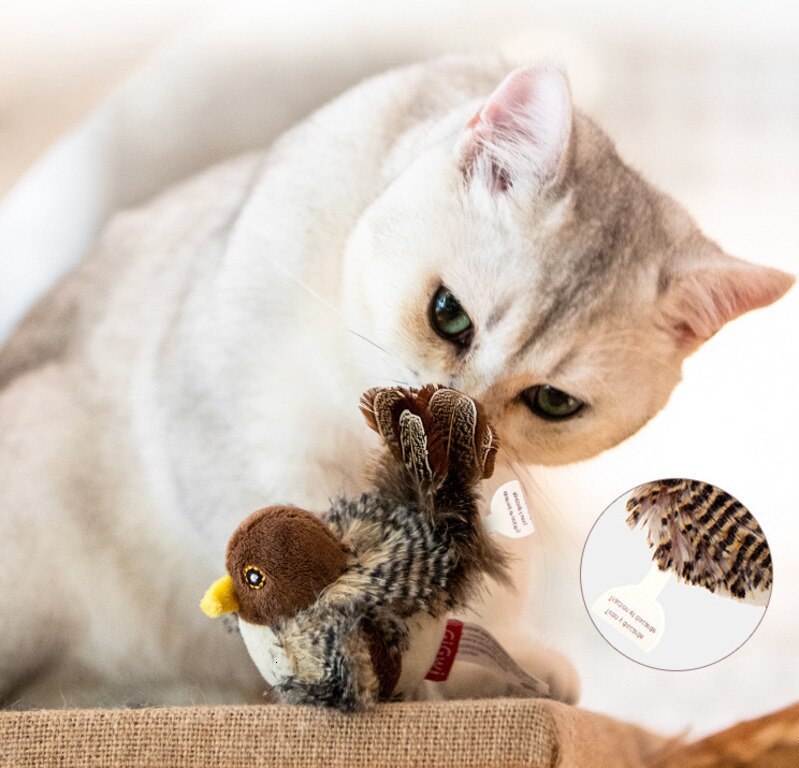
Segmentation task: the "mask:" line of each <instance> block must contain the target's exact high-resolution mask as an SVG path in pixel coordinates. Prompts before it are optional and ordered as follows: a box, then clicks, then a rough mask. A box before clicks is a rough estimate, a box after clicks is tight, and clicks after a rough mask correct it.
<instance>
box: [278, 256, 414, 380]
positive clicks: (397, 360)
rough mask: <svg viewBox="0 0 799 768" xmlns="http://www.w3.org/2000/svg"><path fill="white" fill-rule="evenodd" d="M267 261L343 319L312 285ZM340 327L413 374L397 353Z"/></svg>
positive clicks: (336, 308) (340, 313) (341, 313)
mask: <svg viewBox="0 0 799 768" xmlns="http://www.w3.org/2000/svg"><path fill="white" fill-rule="evenodd" d="M266 259H267V261H269V263H270V264H272V266H274V267H275V268H277V270H278V271H279V272H281V273H282V274H283V275H284V276H285V277H287V278H288V279H289V280H291V281H292V282H293V283H294V284H295V285H297V286H298V287H299V288H301V289H302V290H303V291H305V292H306V293H307V294H308V295H309V296H311V297H312V298H314V299H315V300H316V301H317V302H319V304H320V305H321V306H322V307H324V308H325V309H328V310H330V311H331V312H334V313H335V314H336V315H338V316H339V317H343V316H344V313H343V312H342V311H341V309H339V308H338V307H337V306H336V305H335V304H333V303H332V302H330V301H329V300H328V299H326V298H325V297H324V296H322V295H321V294H319V293H318V292H317V291H315V290H314V289H313V288H311V286H310V285H308V284H307V283H305V282H304V281H303V280H301V279H300V278H298V277H297V276H296V275H295V274H293V273H292V272H291V271H290V270H289V269H286V267H285V266H283V264H281V263H280V262H278V261H277V260H276V259H274V258H272V257H271V256H269V255H267V256H266ZM338 327H339V328H340V329H342V330H344V331H347V332H348V333H351V334H352V335H353V336H355V337H356V338H358V339H361V341H364V342H366V343H367V344H371V345H372V346H373V347H375V348H376V349H378V350H380V351H381V352H382V353H383V354H385V355H387V356H388V358H389V360H391V362H393V363H396V364H398V365H400V366H401V367H402V368H405V369H407V370H408V371H409V372H410V373H413V369H412V368H411V367H410V366H408V365H406V364H405V363H404V362H403V361H402V360H401V359H400V358H399V357H398V356H397V355H396V354H395V353H392V352H391V351H390V350H388V349H386V348H385V347H382V346H380V344H378V343H377V342H375V341H372V339H370V338H368V337H367V336H364V335H363V334H362V333H359V332H358V331H355V330H353V329H352V328H349V327H348V326H346V325H344V324H343V323H339V324H338ZM386 380H390V379H386ZM401 383H402V384H404V385H405V386H412V385H411V384H410V383H408V382H401Z"/></svg>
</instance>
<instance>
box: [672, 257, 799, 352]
mask: <svg viewBox="0 0 799 768" xmlns="http://www.w3.org/2000/svg"><path fill="white" fill-rule="evenodd" d="M794 280H795V278H794V277H793V275H789V274H788V273H787V272H782V271H780V270H779V269H772V268H770V267H760V266H757V265H755V264H749V263H747V262H745V261H741V260H739V259H734V258H732V257H730V256H725V257H724V261H723V262H721V263H718V264H713V265H711V266H708V267H702V268H699V269H697V270H695V271H693V272H689V273H687V274H684V275H681V276H680V277H678V278H676V279H675V280H674V281H673V282H672V284H671V285H670V286H669V288H668V290H667V293H666V297H665V303H664V308H663V313H664V317H665V318H666V321H667V322H668V324H669V327H670V329H671V331H672V332H673V333H674V335H675V336H676V338H677V341H678V342H679V343H680V345H681V346H684V347H685V348H687V349H691V348H693V347H696V346H698V345H699V344H701V343H702V342H704V341H707V340H708V339H709V338H710V337H711V336H713V335H714V334H715V333H716V332H717V331H718V330H720V329H721V327H722V326H723V325H724V324H725V323H728V322H729V321H730V320H734V319H735V318H736V317H739V316H740V315H742V314H744V313H745V312H749V311H751V310H753V309H759V308H760V307H766V306H768V305H769V304H772V303H773V302H775V301H776V300H777V299H779V298H781V297H782V296H783V295H784V294H785V293H786V291H787V290H788V289H789V288H790V287H791V286H792V285H793V283H794Z"/></svg>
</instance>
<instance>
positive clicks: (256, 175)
mask: <svg viewBox="0 0 799 768" xmlns="http://www.w3.org/2000/svg"><path fill="white" fill-rule="evenodd" d="M792 282H793V278H792V277H790V276H789V275H787V274H785V273H783V272H780V271H778V270H775V269H769V268H766V267H760V266H755V265H752V264H748V263H746V262H744V261H740V260H738V259H735V258H733V257H731V256H729V255H727V254H725V253H724V252H723V251H722V250H721V249H720V248H719V247H718V246H717V245H716V244H715V243H713V242H712V241H711V240H709V239H708V238H707V237H705V236H704V235H703V234H702V233H701V232H700V230H699V229H698V228H697V226H696V224H695V223H694V222H693V221H692V219H691V217H690V216H689V215H688V214H687V213H686V212H685V211H684V210H683V209H682V208H681V207H680V206H679V205H678V204H677V203H676V202H674V201H673V200H671V199H670V198H669V197H668V196H666V195H665V194H663V193H661V192H659V191H658V190H657V189H655V188H654V187H653V186H651V185H650V184H648V183H647V182H646V181H645V180H644V179H643V178H642V177H641V176H640V175H639V174H638V173H636V172H635V171H633V170H632V169H631V168H629V167H628V166H626V165H625V164H624V162H623V161H622V160H621V159H620V158H619V157H618V155H617V154H616V152H615V150H614V147H613V144H612V143H611V141H610V139H609V138H608V137H607V136H606V135H605V134H604V133H603V132H602V131H601V130H600V129H599V128H598V127H597V126H596V125H595V124H594V123H593V122H592V121H591V120H590V119H589V118H588V117H587V116H586V115H584V114H582V113H581V112H580V111H578V110H576V109H574V108H573V106H572V102H571V97H570V92H569V86H568V82H567V79H566V77H565V75H564V74H563V73H562V72H561V71H559V70H558V69H556V68H553V67H548V66H535V67H525V68H521V69H515V70H512V71H510V68H509V67H508V65H506V64H505V63H504V62H503V61H501V60H500V59H497V58H494V57H488V58H487V57H446V58H443V59H439V60H435V61H432V62H426V63H422V64H418V65H414V66H411V67H407V68H403V69H399V70H395V71H391V72H389V73H386V74H384V75H380V76H378V77H376V78H373V79H370V80H367V81H365V82H364V83H362V84H360V85H358V86H356V87H355V88H353V89H352V90H350V91H348V92H347V93H345V94H344V95H342V96H341V97H339V98H338V99H336V100H334V101H333V102H332V103H330V104H329V105H327V106H325V107H323V108H321V109H320V110H318V111H317V112H316V113H314V114H313V115H311V116H310V117H309V118H307V119H306V120H304V121H303V122H301V123H300V124H298V125H297V126H296V127H295V128H293V129H292V130H290V131H288V132H287V133H286V134H285V135H284V136H282V137H281V138H280V139H279V140H277V141H276V142H275V143H274V144H273V145H272V146H271V147H270V148H269V149H268V150H265V151H264V152H261V153H255V154H252V155H247V156H245V157H241V158H238V159H236V160H233V161H230V162H228V163H225V164H223V165H220V166H217V167H214V168H212V169H210V170H209V171H207V172H205V173H204V174H201V175H200V176H198V177H196V178H194V179H191V180H189V181H187V182H185V183H183V184H181V185H179V186H177V187H176V188H174V189H172V190H170V191H168V192H166V193H165V194H163V195H162V196H160V197H158V198H157V199H155V200H154V201H152V202H151V203H149V204H147V205H146V206H144V207H142V208H140V209H136V210H131V211H127V212H123V213H120V214H118V215H117V216H116V218H115V220H114V221H113V222H112V223H111V224H110V226H109V227H108V229H107V231H106V233H105V234H104V236H103V237H102V239H101V241H100V242H99V244H98V246H97V248H96V249H95V250H94V252H93V253H92V254H90V255H89V256H88V257H87V258H86V259H85V260H84V262H83V263H82V264H81V265H80V266H79V267H78V268H76V269H75V270H74V271H73V272H72V273H71V274H70V275H68V276H67V277H66V278H64V279H63V280H62V281H61V282H60V283H59V284H58V285H57V286H56V287H55V288H54V289H53V291H51V292H50V294H49V295H48V296H46V297H45V298H44V299H43V300H42V301H40V302H39V304H38V305H37V306H35V307H34V308H33V310H32V311H31V312H30V313H29V315H28V316H27V318H26V319H25V320H24V321H23V322H22V324H21V325H20V326H19V328H18V329H17V331H16V332H15V334H14V335H13V336H12V337H11V339H10V340H9V342H8V344H7V345H6V347H5V348H4V350H3V351H2V353H1V354H0V387H1V389H0V584H2V585H3V589H2V590H0V627H2V630H1V631H0V702H3V703H5V704H6V705H10V704H14V705H16V706H44V705H50V706H63V705H72V706H76V705H87V704H89V705H99V704H103V705H108V704H126V703H149V704H168V703H190V702H192V701H203V702H225V701H246V700H255V699H256V698H257V696H258V694H259V693H260V690H261V682H260V676H259V675H258V673H257V671H256V670H255V668H254V667H253V666H252V663H251V662H250V660H249V659H248V657H247V654H246V651H245V650H244V646H243V644H242V643H241V642H240V639H239V638H237V637H235V636H231V635H230V634H228V633H226V632H225V631H224V630H223V629H221V628H219V627H217V626H215V624H213V623H209V622H207V621H206V620H205V618H204V617H203V616H202V614H201V613H200V611H199V609H198V608H197V603H198V600H199V597H200V596H201V595H202V593H203V590H204V588H205V586H206V585H207V583H209V581H210V580H211V579H212V577H214V576H215V575H216V574H217V572H218V570H219V567H220V564H221V563H223V562H224V546H225V542H226V541H227V539H228V537H229V535H230V533H231V531H232V530H233V529H234V528H235V527H236V525H237V524H238V522H239V521H240V520H241V519H242V518H243V517H244V516H245V515H246V514H248V513H249V512H251V511H252V510H254V509H257V508H259V507H261V506H263V505H264V504H266V503H271V504H278V503H293V504H297V505H300V506H303V507H306V508H308V509H318V510H320V511H321V510H324V509H325V508H326V506H327V504H328V502H329V499H330V497H331V496H335V495H337V494H352V493H357V492H358V491H360V490H362V487H363V483H364V482H365V481H364V476H365V472H364V470H365V468H366V467H367V466H368V465H369V463H370V461H371V460H372V458H373V453H374V450H375V448H376V443H375V441H374V439H373V438H372V437H371V436H370V434H369V433H368V431H367V430H365V429H364V428H363V425H362V423H361V418H360V415H359V413H358V408H357V404H358V400H359V396H360V394H361V393H362V392H363V391H364V390H366V389H368V388H369V387H372V386H385V385H391V384H401V385H403V386H413V385H421V384H426V383H431V382H435V383H440V384H444V385H446V386H449V387H453V388H456V389H459V390H462V391H464V392H466V393H467V394H469V395H470V396H472V397H475V398H477V399H479V400H480V401H481V402H482V403H483V404H484V406H485V408H486V411H487V414H488V415H489V417H490V418H491V419H492V421H493V422H494V423H495V425H496V427H497V429H498V432H499V434H500V435H501V438H502V445H503V450H502V452H501V453H500V457H499V459H500V463H501V462H502V461H503V455H504V461H506V462H508V461H513V462H517V463H520V464H521V463H525V464H539V465H546V464H564V463H569V462H574V461H578V460H580V459H584V458H587V457H590V456H594V455H596V454H597V453H599V452H601V451H603V450H605V449H607V448H609V447H611V446H613V445H616V444H617V443H619V442H620V441H622V440H623V439H625V438H626V437H628V436H629V435H631V434H633V433H634V432H635V431H637V430H638V429H639V428H640V427H641V426H642V425H643V424H645V423H646V422H647V421H648V420H649V419H650V418H651V417H652V416H653V415H654V414H655V413H656V412H658V411H659V410H660V409H661V408H662V407H663V405H664V404H665V403H666V401H667V400H668V398H669V395H670V393H671V391H672V389H673V388H674V386H675V385H676V383H677V382H678V381H679V379H680V369H681V364H682V361H683V360H684V358H685V357H686V356H688V355H689V354H691V353H692V352H694V351H695V350H696V349H697V348H698V347H699V346H700V345H701V344H702V343H703V342H704V341H705V340H707V339H708V338H710V337H711V336H713V335H714V334H715V333H716V332H717V331H718V330H719V329H720V328H721V327H722V326H723V325H724V324H725V323H726V322H728V321H730V320H732V319H734V318H735V317H737V316H739V315H741V314H742V313H744V312H747V311H749V310H752V309H755V308H757V307H762V306H766V305H768V304H770V303H772V302H773V301H775V300H777V299H778V298H780V297H781V296H782V295H783V294H784V293H785V292H786V291H787V290H788V288H789V287H790V286H791V284H792ZM309 425H310V426H312V428H311V429H309ZM534 501H535V500H533V502H534ZM508 620H509V621H510V619H508ZM525 653H526V655H525V658H524V659H523V661H524V663H525V665H526V666H528V667H535V668H536V669H534V670H533V671H535V673H536V674H538V675H539V676H543V677H544V678H545V679H546V680H548V682H549V683H550V685H551V686H552V688H553V691H554V693H555V695H556V696H557V697H559V698H561V699H563V700H567V701H573V700H574V699H575V698H576V696H577V681H576V680H575V678H574V674H573V671H572V670H571V668H570V666H569V665H568V663H566V662H565V661H562V660H561V659H560V657H559V656H558V654H557V653H554V652H550V651H548V650H547V649H543V648H537V647H536V646H533V645H532V644H528V646H527V650H526V651H525ZM470 686H471V687H470ZM455 688H456V689H457V686H455ZM490 688H491V685H490V681H486V680H482V681H477V682H474V683H471V684H467V685H466V687H465V688H463V687H461V688H460V689H458V691H459V692H460V693H464V691H465V693H467V694H469V693H478V694H479V693H486V692H487V693H490V692H491V690H490Z"/></svg>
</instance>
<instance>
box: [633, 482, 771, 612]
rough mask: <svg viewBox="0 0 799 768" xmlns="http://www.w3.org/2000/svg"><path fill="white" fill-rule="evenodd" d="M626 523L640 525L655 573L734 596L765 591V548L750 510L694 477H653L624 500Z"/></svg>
mask: <svg viewBox="0 0 799 768" xmlns="http://www.w3.org/2000/svg"><path fill="white" fill-rule="evenodd" d="M627 512H628V516H627V524H628V525H629V526H630V527H631V528H635V527H636V526H640V527H642V528H643V529H644V530H645V531H646V540H647V543H648V544H649V547H650V548H651V549H652V550H653V552H652V559H653V560H654V561H655V562H656V563H657V565H658V568H659V569H660V570H661V571H672V572H674V573H675V574H676V575H677V577H678V578H679V579H681V580H682V581H685V582H687V583H688V584H695V585H698V586H702V587H704V588H705V589H707V590H709V591H710V592H718V593H721V594H728V595H730V596H732V597H735V598H737V599H739V600H744V599H748V598H751V597H754V596H755V594H756V593H759V594H761V595H762V593H768V591H769V590H770V589H771V582H772V578H773V574H772V563H771V552H770V551H769V547H768V542H767V541H766V537H765V535H764V534H763V531H762V529H761V528H760V526H759V525H758V523H757V520H755V518H754V517H753V516H752V513H751V512H750V511H749V510H748V509H747V508H746V507H744V505H743V504H741V503H740V502H739V501H738V500H737V499H735V498H733V497H732V496H730V495H729V494H728V493H726V492H725V491H722V490H721V489H720V488H716V487H715V486H713V485H710V484H708V483H703V482H701V481H699V480H685V479H668V480H658V481H656V482H652V483H646V484H644V485H641V486H639V487H638V488H636V489H635V491H634V492H633V495H632V496H631V497H630V498H629V499H628V500H627Z"/></svg>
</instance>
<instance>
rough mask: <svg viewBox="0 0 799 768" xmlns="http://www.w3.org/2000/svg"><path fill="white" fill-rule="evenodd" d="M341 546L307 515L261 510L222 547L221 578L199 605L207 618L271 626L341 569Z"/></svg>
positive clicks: (299, 606) (344, 554) (296, 511)
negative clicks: (229, 616) (224, 551)
mask: <svg viewBox="0 0 799 768" xmlns="http://www.w3.org/2000/svg"><path fill="white" fill-rule="evenodd" d="M347 563H348V555H347V551H346V549H345V548H344V546H343V545H342V544H341V542H340V541H338V540H337V539H336V538H335V537H334V536H333V534H332V533H331V532H330V530H328V528H327V527H326V526H325V525H324V524H323V523H322V522H321V521H319V520H318V519H317V518H316V517H314V516H313V515H312V514H311V513H310V512H306V511H305V510H303V509H298V508H296V507H266V508H265V509H261V510H259V511H258V512H254V513H253V514H252V515H250V516H249V517H248V518H247V519H246V520H244V522H242V524H241V525H240V526H239V527H238V528H237V529H236V531H235V533H234V534H233V536H231V538H230V541H229V542H228V547H227V558H226V563H225V564H226V567H227V574H226V575H225V576H223V577H222V578H221V579H218V580H217V581H215V582H214V583H213V584H212V585H211V587H209V589H208V591H207V592H206V593H205V596H204V597H203V599H202V602H201V603H200V607H201V608H202V610H203V611H204V612H205V613H206V614H207V615H208V616H212V617H213V616H219V615H220V614H223V613H238V614H239V616H240V617H241V618H242V619H244V620H245V621H247V622H249V623H251V624H262V625H268V626H272V625H274V624H275V623H276V622H277V621H278V620H280V619H283V618H288V617H291V616H294V615H295V614H297V613H299V612H300V611H302V610H303V609H305V608H307V607H308V606H309V605H311V604H312V603H313V602H314V601H315V600H316V598H317V596H318V595H319V593H320V592H321V591H322V590H323V589H324V588H325V587H326V586H327V585H328V584H330V583H332V582H333V581H335V580H336V579H337V578H338V577H339V575H340V574H341V573H342V571H344V569H345V568H346V567H347Z"/></svg>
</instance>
